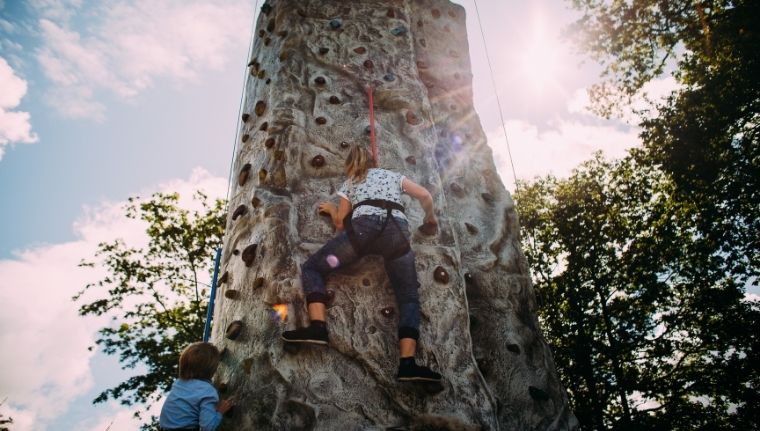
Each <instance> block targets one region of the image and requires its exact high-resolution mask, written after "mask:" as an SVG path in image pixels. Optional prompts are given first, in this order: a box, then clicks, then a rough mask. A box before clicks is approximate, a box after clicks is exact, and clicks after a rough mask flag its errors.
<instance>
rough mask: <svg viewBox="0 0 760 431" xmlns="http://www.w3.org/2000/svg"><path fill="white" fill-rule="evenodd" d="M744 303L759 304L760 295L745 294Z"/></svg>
mask: <svg viewBox="0 0 760 431" xmlns="http://www.w3.org/2000/svg"><path fill="white" fill-rule="evenodd" d="M744 300H745V301H750V302H760V295H757V294H754V293H747V294H745V295H744Z"/></svg>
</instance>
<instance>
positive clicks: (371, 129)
mask: <svg viewBox="0 0 760 431" xmlns="http://www.w3.org/2000/svg"><path fill="white" fill-rule="evenodd" d="M373 93H374V90H373V89H372V84H370V85H368V86H367V95H368V96H369V142H370V144H371V145H372V159H374V160H375V166H379V165H380V159H379V158H378V156H377V139H376V138H375V99H374V94H373Z"/></svg>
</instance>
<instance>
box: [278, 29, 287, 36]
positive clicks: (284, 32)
mask: <svg viewBox="0 0 760 431" xmlns="http://www.w3.org/2000/svg"><path fill="white" fill-rule="evenodd" d="M277 36H280V37H287V36H288V32H287V31H285V30H280V31H278V32H277Z"/></svg>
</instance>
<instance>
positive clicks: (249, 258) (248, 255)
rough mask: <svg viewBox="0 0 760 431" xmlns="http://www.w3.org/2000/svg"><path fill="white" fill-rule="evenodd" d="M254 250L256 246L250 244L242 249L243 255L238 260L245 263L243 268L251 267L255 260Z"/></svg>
mask: <svg viewBox="0 0 760 431" xmlns="http://www.w3.org/2000/svg"><path fill="white" fill-rule="evenodd" d="M256 248H258V245H257V244H251V245H249V246H248V247H246V248H245V249H243V255H242V256H240V258H241V259H243V262H245V266H247V267H250V266H251V265H253V260H254V259H255V258H256Z"/></svg>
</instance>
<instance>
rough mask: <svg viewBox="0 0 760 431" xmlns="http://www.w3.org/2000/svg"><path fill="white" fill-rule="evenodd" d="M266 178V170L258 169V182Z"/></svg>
mask: <svg viewBox="0 0 760 431" xmlns="http://www.w3.org/2000/svg"><path fill="white" fill-rule="evenodd" d="M266 179H267V170H266V169H264V168H262V169H260V170H259V182H262V183H263V182H264V180H266Z"/></svg>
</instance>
